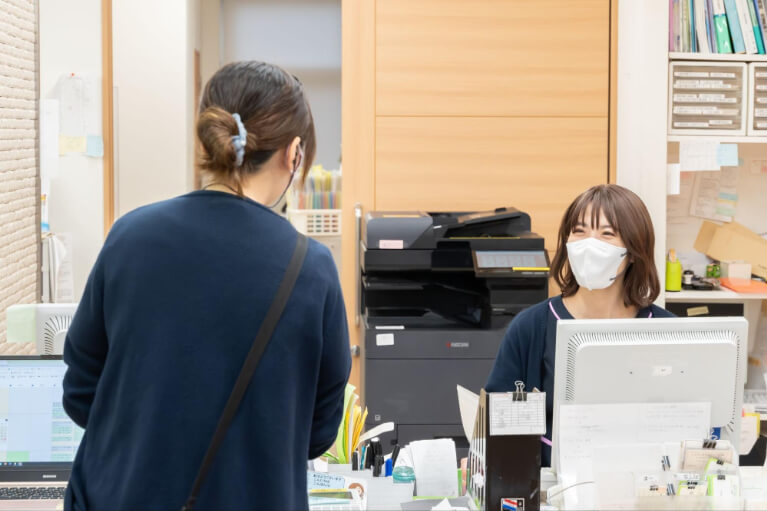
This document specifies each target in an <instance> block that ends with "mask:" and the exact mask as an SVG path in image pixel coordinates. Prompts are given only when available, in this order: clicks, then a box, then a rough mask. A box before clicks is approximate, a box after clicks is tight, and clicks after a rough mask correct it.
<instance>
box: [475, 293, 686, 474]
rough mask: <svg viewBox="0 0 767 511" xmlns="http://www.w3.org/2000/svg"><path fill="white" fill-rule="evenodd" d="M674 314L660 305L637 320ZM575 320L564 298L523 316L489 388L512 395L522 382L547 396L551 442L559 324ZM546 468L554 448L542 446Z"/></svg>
mask: <svg viewBox="0 0 767 511" xmlns="http://www.w3.org/2000/svg"><path fill="white" fill-rule="evenodd" d="M667 317H673V314H671V313H670V312H668V311H667V310H666V309H663V308H661V307H658V306H657V305H650V306H649V307H645V308H644V309H641V310H640V311H639V312H638V313H637V318H667ZM560 319H575V318H573V316H572V314H570V312H569V311H568V310H567V309H566V308H565V304H564V303H563V302H562V296H561V295H560V296H555V297H553V298H549V299H548V300H545V301H543V302H541V303H538V304H536V305H533V306H532V307H529V308H527V309H525V310H524V311H522V312H520V313H519V315H517V316H516V317H515V318H514V320H513V321H512V322H511V324H510V325H509V328H508V330H507V331H506V336H505V337H504V338H503V341H502V342H501V348H500V350H499V351H498V355H497V356H496V358H495V365H494V366H493V370H492V372H491V373H490V377H489V378H488V380H487V385H485V390H486V391H488V392H510V391H513V390H515V386H514V382H515V381H517V380H521V381H523V382H524V383H525V389H526V390H527V391H532V389H533V388H537V389H538V390H540V391H542V392H546V438H548V439H549V440H551V427H552V420H553V416H554V374H555V373H554V360H555V358H556V336H557V321H558V320H560ZM542 447H543V450H542V453H541V454H542V458H541V462H542V464H543V466H550V465H551V448H550V447H549V446H548V445H545V444H543V445H542Z"/></svg>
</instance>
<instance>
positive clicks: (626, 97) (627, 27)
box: [617, 0, 668, 305]
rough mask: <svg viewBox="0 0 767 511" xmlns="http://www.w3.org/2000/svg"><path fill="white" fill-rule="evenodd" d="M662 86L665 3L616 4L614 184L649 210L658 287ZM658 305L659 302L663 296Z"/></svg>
mask: <svg viewBox="0 0 767 511" xmlns="http://www.w3.org/2000/svg"><path fill="white" fill-rule="evenodd" d="M667 86H668V0H642V1H636V0H620V3H619V6H618V112H617V115H618V134H617V138H618V140H617V146H618V147H617V151H618V154H617V181H618V184H619V185H622V186H625V187H627V188H629V189H631V190H632V191H634V192H635V193H636V194H637V195H639V197H641V198H642V200H643V201H644V203H645V204H646V205H647V209H648V210H649V211H650V216H651V217H652V220H653V225H654V227H655V263H656V266H657V268H658V275H659V277H660V279H661V285H663V282H665V281H664V276H665V274H666V270H665V262H664V261H665V255H664V254H665V251H666V149H667V145H666V130H665V125H666V100H667V96H666V89H667ZM658 302H659V303H660V304H661V305H662V304H663V303H664V299H663V294H661V296H660V299H659V300H658Z"/></svg>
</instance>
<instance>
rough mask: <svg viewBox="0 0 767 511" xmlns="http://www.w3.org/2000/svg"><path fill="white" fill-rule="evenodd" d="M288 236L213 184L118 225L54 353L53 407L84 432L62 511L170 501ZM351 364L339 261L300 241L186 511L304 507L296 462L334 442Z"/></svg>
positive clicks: (178, 502)
mask: <svg viewBox="0 0 767 511" xmlns="http://www.w3.org/2000/svg"><path fill="white" fill-rule="evenodd" d="M296 239H297V238H296V231H295V230H294V229H293V227H292V226H291V225H290V223H289V222H288V221H287V220H285V219H284V218H282V217H280V216H278V215H276V214H275V213H273V212H272V211H271V210H269V209H268V208H265V207H263V206H261V205H260V204H258V203H256V202H254V201H251V200H249V199H243V198H240V197H237V196H235V195H232V194H228V193H222V192H215V191H198V192H193V193H190V194H187V195H184V196H182V197H178V198H175V199H171V200H168V201H165V202H161V203H158V204H153V205H150V206H147V207H144V208H140V209H138V210H136V211H133V212H132V213H129V214H127V215H125V216H124V217H123V218H121V219H120V220H118V222H117V223H116V224H115V225H114V227H113V228H112V231H111V232H110V234H109V237H108V238H107V240H106V242H105V243H104V247H103V249H102V250H101V253H100V255H99V257H98V260H97V261H96V264H95V266H94V268H93V270H92V272H91V275H90V278H89V280H88V284H87V286H86V289H85V293H84V295H83V298H82V300H81V301H80V305H79V308H78V310H77V314H76V315H75V318H74V320H73V322H72V326H71V328H70V329H69V332H68V335H67V340H66V344H65V348H64V360H65V361H66V363H67V365H68V370H67V373H66V376H65V378H64V408H65V410H66V411H67V413H68V414H69V416H70V417H71V418H72V419H73V420H74V421H75V422H76V423H77V424H79V425H80V426H83V427H84V428H85V436H84V438H83V440H82V444H81V445H80V449H79V451H78V452H77V456H76V458H75V462H74V466H73V470H72V476H71V479H70V484H69V488H68V492H67V498H66V504H65V507H66V509H68V510H72V509H75V510H84V509H91V510H92V509H96V510H101V509H110V510H115V511H118V510H130V511H135V510H138V509H144V510H156V511H160V510H168V511H178V509H181V506H182V505H183V504H184V502H185V500H186V497H187V496H188V494H189V491H190V490H191V487H192V482H193V481H194V478H195V476H196V474H197V470H198V468H199V466H200V462H201V461H202V457H203V454H204V453H205V451H206V449H207V447H208V444H209V442H210V440H211V437H212V435H213V431H214V429H215V426H216V423H217V422H218V419H219V417H220V415H221V412H222V410H223V409H224V404H225V403H226V400H227V398H228V397H229V394H230V392H231V390H232V387H233V386H234V381H235V379H236V378H237V375H238V374H239V372H240V369H241V367H242V364H243V362H244V361H245V357H246V355H247V353H248V350H249V349H250V347H251V345H252V344H253V340H254V338H255V336H256V332H257V331H258V328H259V326H260V325H261V322H262V320H263V318H264V316H265V314H266V310H267V308H268V307H269V306H270V304H271V302H272V298H273V297H274V295H275V293H276V291H277V288H278V286H279V284H280V282H281V281H282V277H283V275H284V274H285V270H286V269H287V266H288V262H289V261H290V259H291V255H292V254H293V249H294V247H295V244H296ZM350 364H351V358H350V355H349V340H348V334H347V326H346V317H345V312H344V303H343V299H342V297H341V288H340V284H339V282H338V275H337V273H336V268H335V264H334V262H333V259H332V257H331V255H330V252H329V251H328V249H327V248H325V247H324V246H323V245H321V244H319V243H317V242H315V241H310V243H309V248H308V252H307V254H306V260H305V261H304V264H303V267H302V269H301V272H300V274H299V276H298V280H297V281H296V284H295V288H294V290H293V293H292V295H291V297H290V299H289V300H288V303H287V305H286V308H285V311H284V313H283V315H282V317H281V319H280V321H279V323H278V325H277V327H276V329H275V331H274V334H273V336H272V338H271V340H270V342H269V344H268V345H267V347H266V350H265V351H264V354H263V357H262V358H261V361H260V363H259V365H258V367H257V369H256V371H255V374H254V375H253V379H252V380H251V382H250V386H249V387H248V390H247V393H246V394H245V396H244V399H243V401H242V403H241V404H240V407H239V409H238V411H237V415H236V416H235V418H234V420H233V422H232V424H231V427H230V428H229V430H228V431H227V433H226V437H225V438H224V441H223V443H222V445H221V448H220V450H219V451H218V454H217V455H216V458H215V459H214V462H213V465H212V467H211V470H210V472H209V474H208V478H207V479H206V481H205V483H204V484H203V487H202V490H201V492H200V495H199V499H198V501H197V506H196V508H195V509H196V511H205V510H242V509H256V508H258V509H306V508H307V507H308V499H307V493H306V482H307V479H306V462H307V460H308V459H311V458H315V457H317V456H319V455H320V454H322V453H323V452H324V451H325V450H327V449H328V448H329V447H330V446H331V445H332V444H333V442H334V441H335V438H336V435H337V433H338V424H339V422H340V421H341V416H342V408H343V400H344V390H345V388H346V381H347V379H348V376H349V370H350Z"/></svg>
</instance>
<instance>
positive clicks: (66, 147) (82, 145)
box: [59, 135, 87, 156]
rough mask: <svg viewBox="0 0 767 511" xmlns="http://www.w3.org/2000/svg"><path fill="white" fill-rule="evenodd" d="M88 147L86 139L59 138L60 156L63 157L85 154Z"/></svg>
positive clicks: (63, 136) (65, 136)
mask: <svg viewBox="0 0 767 511" xmlns="http://www.w3.org/2000/svg"><path fill="white" fill-rule="evenodd" d="M86 146H87V143H86V140H85V137H69V136H67V135H60V136H59V154H60V155H61V156H66V155H68V154H76V153H84V152H85V149H86Z"/></svg>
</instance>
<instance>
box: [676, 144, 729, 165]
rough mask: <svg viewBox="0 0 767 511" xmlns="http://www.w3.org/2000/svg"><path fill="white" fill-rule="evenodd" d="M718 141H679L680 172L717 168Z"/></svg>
mask: <svg viewBox="0 0 767 511" xmlns="http://www.w3.org/2000/svg"><path fill="white" fill-rule="evenodd" d="M718 153H719V142H711V141H708V140H692V141H684V142H679V165H680V170H681V171H682V172H685V171H700V170H719V168H720V165H719V161H718V158H717V156H718Z"/></svg>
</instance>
